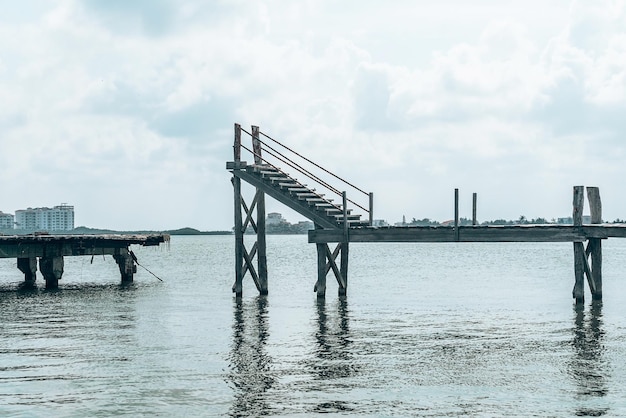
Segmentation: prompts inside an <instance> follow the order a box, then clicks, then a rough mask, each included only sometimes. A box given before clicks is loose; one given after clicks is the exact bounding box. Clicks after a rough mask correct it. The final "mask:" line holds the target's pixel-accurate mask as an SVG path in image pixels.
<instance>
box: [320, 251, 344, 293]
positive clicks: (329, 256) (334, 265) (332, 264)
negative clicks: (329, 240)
mask: <svg viewBox="0 0 626 418" xmlns="http://www.w3.org/2000/svg"><path fill="white" fill-rule="evenodd" d="M324 251H326V258H327V259H328V262H329V263H330V268H331V269H332V270H333V273H334V274H335V278H336V279H337V283H339V286H341V287H343V288H345V287H346V281H345V280H344V278H343V276H342V275H341V271H339V268H338V267H337V263H335V260H333V259H332V254H331V252H330V248H328V245H324Z"/></svg>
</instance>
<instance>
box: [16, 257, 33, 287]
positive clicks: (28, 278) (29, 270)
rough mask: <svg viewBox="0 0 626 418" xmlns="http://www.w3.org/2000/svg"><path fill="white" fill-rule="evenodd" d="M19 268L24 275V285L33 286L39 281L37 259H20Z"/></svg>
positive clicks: (18, 261)
mask: <svg viewBox="0 0 626 418" xmlns="http://www.w3.org/2000/svg"><path fill="white" fill-rule="evenodd" d="M17 268H18V269H19V270H20V271H21V272H22V273H24V284H25V285H26V286H32V285H34V284H35V281H36V280H37V257H18V259H17Z"/></svg>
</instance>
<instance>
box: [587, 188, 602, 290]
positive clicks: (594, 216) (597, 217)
mask: <svg viewBox="0 0 626 418" xmlns="http://www.w3.org/2000/svg"><path fill="white" fill-rule="evenodd" d="M587 198H588V199H589V209H590V213H591V223H592V224H601V223H602V201H601V200H600V189H599V188H597V187H587ZM589 251H590V255H591V280H592V281H593V283H594V287H595V291H594V292H592V293H591V297H592V298H593V299H594V300H602V240H601V239H600V238H589Z"/></svg>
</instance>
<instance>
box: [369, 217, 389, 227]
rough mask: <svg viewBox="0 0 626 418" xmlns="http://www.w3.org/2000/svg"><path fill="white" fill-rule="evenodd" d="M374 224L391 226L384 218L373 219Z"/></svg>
mask: <svg viewBox="0 0 626 418" xmlns="http://www.w3.org/2000/svg"><path fill="white" fill-rule="evenodd" d="M372 226H376V227H381V226H389V224H388V223H387V221H385V220H384V219H374V220H373V221H372Z"/></svg>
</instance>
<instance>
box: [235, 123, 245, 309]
mask: <svg viewBox="0 0 626 418" xmlns="http://www.w3.org/2000/svg"><path fill="white" fill-rule="evenodd" d="M233 150H234V158H235V164H237V163H239V162H241V125H239V124H238V123H236V124H235V144H234V146H233ZM233 188H234V196H235V202H234V204H235V284H234V285H233V293H235V296H236V297H238V298H240V297H241V296H242V282H243V252H244V247H243V231H242V227H243V220H242V217H241V179H240V178H239V177H237V176H235V175H233Z"/></svg>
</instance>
